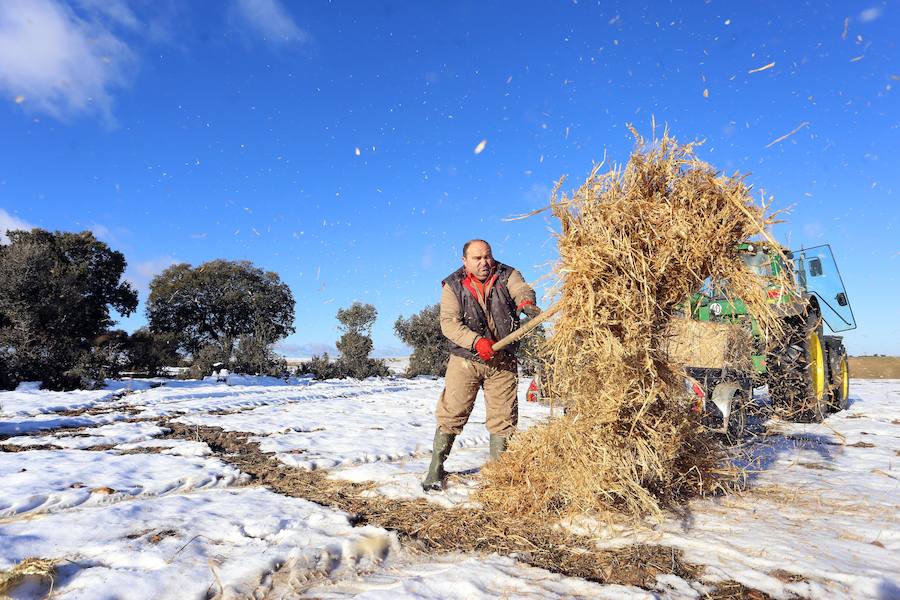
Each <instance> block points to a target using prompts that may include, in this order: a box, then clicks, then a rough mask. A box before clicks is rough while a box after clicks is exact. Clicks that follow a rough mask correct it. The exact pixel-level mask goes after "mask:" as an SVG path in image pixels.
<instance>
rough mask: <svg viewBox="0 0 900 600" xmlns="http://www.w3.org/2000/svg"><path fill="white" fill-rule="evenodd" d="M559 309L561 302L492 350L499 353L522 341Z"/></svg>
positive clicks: (531, 320)
mask: <svg viewBox="0 0 900 600" xmlns="http://www.w3.org/2000/svg"><path fill="white" fill-rule="evenodd" d="M559 308H560V306H559V302H557V303H556V304H554V305H553V306H551V307H550V308H548V309H547V310H545V311H543V312H542V313H541V314H539V315H538V316H536V317H534V318H533V319H529V321H528V322H527V323H525V324H524V325H522V326H521V327H519V328H518V329H516V330H515V331H513V332H512V333H511V334H509V335H508V336H506V337H505V338H503V339H502V340H500V341H499V342H495V343H494V345H493V346H491V350H493V351H494V352H499V351H501V350H503V349H504V348H506V347H507V346H509V345H510V344H514V343H515V342H518V341H519V340H520V339H522V338H523V337H525V336H526V335H528V334H529V333H530V332H531V331H532V330H533V329H535V328H536V327H537V326H538V325H540V324H541V323H543V322H544V321H546V320H547V319H549V318H550V317H552V316H553V315H555V314H556V313H557V312H558V311H559Z"/></svg>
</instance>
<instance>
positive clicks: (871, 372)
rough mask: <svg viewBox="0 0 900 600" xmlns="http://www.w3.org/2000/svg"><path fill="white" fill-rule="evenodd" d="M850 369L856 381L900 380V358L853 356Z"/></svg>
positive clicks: (851, 375)
mask: <svg viewBox="0 0 900 600" xmlns="http://www.w3.org/2000/svg"><path fill="white" fill-rule="evenodd" d="M849 367H850V377H853V378H854V379H900V356H851V357H850V364H849ZM851 390H852V386H851Z"/></svg>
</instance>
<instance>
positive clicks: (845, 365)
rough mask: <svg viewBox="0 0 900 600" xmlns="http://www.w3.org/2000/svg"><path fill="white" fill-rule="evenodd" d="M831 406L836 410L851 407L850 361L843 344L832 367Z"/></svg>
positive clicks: (830, 378) (830, 380)
mask: <svg viewBox="0 0 900 600" xmlns="http://www.w3.org/2000/svg"><path fill="white" fill-rule="evenodd" d="M829 382H830V387H831V390H830V395H831V398H830V402H829V404H830V406H831V409H832V410H834V411H839V410H846V409H848V408H850V361H849V359H848V357H847V350H846V348H844V346H843V344H841V346H840V347H839V350H838V352H837V358H836V359H835V361H834V367H833V368H832V369H831V376H830V377H829Z"/></svg>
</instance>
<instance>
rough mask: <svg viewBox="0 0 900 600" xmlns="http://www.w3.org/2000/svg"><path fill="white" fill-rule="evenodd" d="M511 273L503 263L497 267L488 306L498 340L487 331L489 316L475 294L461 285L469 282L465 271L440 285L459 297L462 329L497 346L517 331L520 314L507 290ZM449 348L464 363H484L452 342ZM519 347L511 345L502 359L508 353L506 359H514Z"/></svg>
mask: <svg viewBox="0 0 900 600" xmlns="http://www.w3.org/2000/svg"><path fill="white" fill-rule="evenodd" d="M512 272H513V268H512V267H510V266H508V265H504V264H503V263H497V270H496V273H497V279H496V281H494V285H493V286H492V287H491V291H490V293H489V294H488V297H487V299H486V302H485V304H486V305H487V307H488V310H489V311H491V318H493V319H494V328H495V329H496V330H497V336H498V339H494V334H493V333H491V330H490V329H489V328H488V320H487V316H486V315H485V314H484V310H482V308H481V304H479V303H478V300H476V299H475V296H474V295H472V292H470V291H469V290H468V289H466V287H465V286H464V285H463V283H462V282H463V279H465V278H466V269H465V267H460V268H459V269H457V270H456V271H454V272H453V273H451V274H450V275H448V276H447V277H446V278H445V279H444V280H443V281H442V282H441V283H442V284H443V285H449V286H450V289H451V290H453V293H454V294H455V295H456V300H457V301H458V302H459V306H460V313H461V314H460V317H461V318H462V323H463V325H465V326H466V327H468V328H469V329H471V330H472V331H474V332H475V333H477V334H478V335H480V336H482V337H486V338H488V339H494V341H495V342H496V341H499V340H500V339H503V338H505V337H506V336H508V335H509V334H510V333H512V332H513V331H515V330H516V329H518V327H519V311H517V310H516V303H515V301H514V300H513V298H512V296H511V295H510V293H509V288H508V287H506V284H507V282H508V281H509V276H510V275H512ZM447 345H448V347H449V349H450V353H451V354H456V355H457V356H462V357H463V358H465V359H468V360H473V361H475V362H480V363H484V361H483V360H481V357H480V356H478V353H477V352H475V351H474V350H470V349H469V348H463V347H462V346H457V345H456V344H454V343H453V342H451V341H450V340H447ZM518 347H519V345H518V344H510V345H509V346H507V347H506V348H504V349H503V350H502V351H501V352H500V354H501V355H503V354H504V353H505V354H506V356H505V357H504V358H505V359H507V360H509V359H512V358H513V357H515V354H516V349H517V348H518Z"/></svg>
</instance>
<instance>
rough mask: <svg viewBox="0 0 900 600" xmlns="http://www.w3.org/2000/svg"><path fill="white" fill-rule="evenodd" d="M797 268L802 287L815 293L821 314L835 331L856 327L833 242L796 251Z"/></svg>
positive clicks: (795, 267) (812, 293) (795, 266)
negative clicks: (832, 251) (832, 248)
mask: <svg viewBox="0 0 900 600" xmlns="http://www.w3.org/2000/svg"><path fill="white" fill-rule="evenodd" d="M794 269H795V271H796V274H797V281H798V282H799V284H800V287H801V288H802V289H803V291H805V292H806V293H808V294H809V295H811V296H815V298H816V301H817V302H818V303H819V309H820V310H821V311H822V318H823V319H824V320H825V322H826V323H827V324H828V326H829V327H830V328H831V330H832V331H834V332H835V333H837V332H839V331H847V330H848V329H855V328H856V320H855V319H854V318H853V310H852V309H851V308H850V301H849V299H848V297H847V292H846V290H845V289H844V282H843V281H841V274H840V272H838V268H837V263H835V262H834V256H833V255H832V253H831V246H829V245H828V244H825V245H823V246H815V247H813V248H805V249H803V250H797V251H795V252H794Z"/></svg>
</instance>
